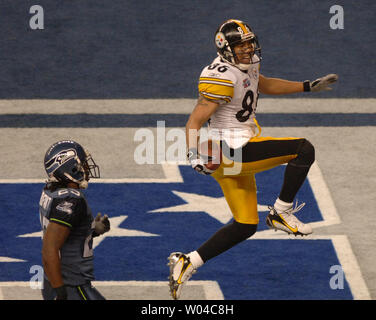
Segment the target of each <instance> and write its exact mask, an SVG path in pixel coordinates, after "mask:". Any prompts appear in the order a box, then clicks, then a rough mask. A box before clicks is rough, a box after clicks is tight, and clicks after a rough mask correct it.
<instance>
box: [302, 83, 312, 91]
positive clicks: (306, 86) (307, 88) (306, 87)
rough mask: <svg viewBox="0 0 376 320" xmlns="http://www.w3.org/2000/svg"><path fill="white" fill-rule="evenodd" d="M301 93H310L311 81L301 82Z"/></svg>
mask: <svg viewBox="0 0 376 320" xmlns="http://www.w3.org/2000/svg"><path fill="white" fill-rule="evenodd" d="M303 91H304V92H309V91H311V81H309V80H305V81H303Z"/></svg>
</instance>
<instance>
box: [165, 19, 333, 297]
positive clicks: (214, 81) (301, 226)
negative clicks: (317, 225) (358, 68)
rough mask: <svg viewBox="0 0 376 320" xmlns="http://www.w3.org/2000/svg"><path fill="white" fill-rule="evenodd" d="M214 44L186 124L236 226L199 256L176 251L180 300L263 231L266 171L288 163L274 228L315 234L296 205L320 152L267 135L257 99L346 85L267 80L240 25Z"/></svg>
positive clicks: (173, 271) (194, 161)
mask: <svg viewBox="0 0 376 320" xmlns="http://www.w3.org/2000/svg"><path fill="white" fill-rule="evenodd" d="M214 40H215V45H216V47H217V52H218V57H217V58H216V59H214V61H213V62H212V63H211V64H210V65H209V66H207V67H205V68H204V69H203V71H202V73H201V75H200V78H199V84H198V90H199V94H200V96H199V99H198V101H197V104H196V107H195V108H194V110H193V112H192V113H191V115H190V117H189V120H188V122H187V124H186V136H187V146H188V159H189V161H190V163H191V165H192V167H193V168H194V169H195V170H196V171H198V172H199V173H202V174H211V175H212V176H213V177H214V178H215V180H216V181H217V182H218V183H219V185H220V186H221V188H222V191H223V194H224V196H225V199H226V201H227V203H228V205H229V207H230V209H231V212H232V214H233V217H234V220H233V222H231V223H229V224H227V225H225V226H224V227H222V228H221V229H219V230H218V231H217V232H216V233H215V234H214V235H213V236H212V237H211V238H210V239H209V240H207V241H206V242H205V243H203V244H202V245H201V246H200V247H199V248H198V249H197V250H194V251H192V252H190V253H188V254H184V253H182V252H173V253H171V255H170V256H169V258H168V260H169V267H170V277H169V280H170V292H171V295H172V297H173V298H174V299H178V298H179V296H180V293H181V288H182V285H183V284H184V283H185V282H186V281H187V280H189V279H190V277H191V276H192V274H193V273H194V272H195V271H196V270H197V269H198V268H199V267H200V266H202V265H203V264H204V263H205V262H206V261H208V260H209V259H211V258H213V257H215V256H217V255H219V254H221V253H223V252H224V251H226V250H228V249H230V248H231V247H233V246H234V245H236V244H238V243H240V242H242V241H244V240H246V239H247V238H249V237H251V236H252V235H253V234H254V233H255V232H256V230H257V225H258V222H259V218H258V213H257V195H256V181H255V174H256V173H258V172H261V171H265V170H269V169H271V168H273V167H276V166H278V165H281V164H287V166H286V169H285V174H284V182H283V185H282V188H281V191H280V194H279V196H278V197H277V199H276V201H275V203H274V205H273V206H271V207H270V213H269V214H268V216H267V219H266V223H267V225H268V226H269V227H270V228H272V229H275V230H277V229H278V230H282V231H285V232H287V233H289V234H295V235H302V236H303V235H308V234H310V233H312V228H311V226H310V225H309V224H305V223H303V222H301V221H299V220H298V219H297V218H296V217H295V215H294V213H296V212H297V211H299V210H300V209H301V208H302V207H303V206H304V203H303V204H301V205H299V206H298V205H297V204H296V205H295V207H293V201H294V198H295V195H296V194H297V192H298V190H299V189H300V187H301V185H302V184H303V182H304V180H305V178H306V176H307V174H308V171H309V168H310V166H311V165H312V163H313V162H314V160H315V150H314V147H313V145H312V144H311V143H310V142H309V141H308V140H307V139H305V138H294V137H285V138H274V137H261V136H260V133H261V128H260V126H259V125H258V123H257V120H256V117H255V112H256V107H257V99H258V94H259V92H261V93H263V94H271V95H279V94H291V93H298V92H304V91H310V92H316V91H321V90H330V89H331V88H330V87H329V85H330V84H332V83H334V82H336V81H337V79H338V76H337V75H336V74H329V75H326V76H324V77H322V78H319V79H317V80H315V81H309V80H306V81H303V82H297V81H288V80H283V79H278V78H268V77H266V76H263V75H262V74H260V62H261V48H260V46H259V42H258V39H257V36H256V35H255V33H254V32H253V31H252V29H251V28H250V27H249V26H248V25H247V24H246V23H244V22H242V21H239V20H234V19H231V20H227V21H226V22H224V23H223V24H221V25H220V26H219V28H218V29H217V31H216V33H215V39H214ZM207 121H209V131H210V138H211V140H212V141H214V142H216V143H218V145H219V146H220V147H221V150H222V151H221V152H222V162H221V164H220V166H219V168H218V169H217V170H215V171H213V170H210V169H209V168H208V167H207V166H205V160H204V159H203V157H200V154H199V151H198V149H199V148H198V145H199V130H200V129H201V127H202V126H203V125H204V124H205V123H206V122H207ZM234 155H235V156H234ZM235 164H237V166H236V165H235ZM239 164H240V167H239ZM235 167H236V168H237V169H235Z"/></svg>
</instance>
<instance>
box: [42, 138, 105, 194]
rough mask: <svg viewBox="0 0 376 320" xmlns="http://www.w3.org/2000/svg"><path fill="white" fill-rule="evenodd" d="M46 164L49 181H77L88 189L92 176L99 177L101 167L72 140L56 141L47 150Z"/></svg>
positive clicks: (64, 182) (65, 182)
mask: <svg viewBox="0 0 376 320" xmlns="http://www.w3.org/2000/svg"><path fill="white" fill-rule="evenodd" d="M44 166H45V169H46V172H47V175H48V177H49V180H48V182H59V183H61V184H65V185H66V184H68V183H71V182H73V183H76V184H78V186H79V187H80V188H81V189H86V188H87V186H88V181H89V179H90V178H99V177H100V172H99V167H98V166H97V165H96V163H95V162H94V160H93V158H92V157H91V155H90V154H89V153H88V152H87V151H85V150H84V149H83V148H82V146H81V145H80V144H78V143H77V142H75V141H72V140H63V141H58V142H56V143H54V144H53V145H52V146H51V147H50V148H49V149H48V151H47V152H46V155H45V158H44Z"/></svg>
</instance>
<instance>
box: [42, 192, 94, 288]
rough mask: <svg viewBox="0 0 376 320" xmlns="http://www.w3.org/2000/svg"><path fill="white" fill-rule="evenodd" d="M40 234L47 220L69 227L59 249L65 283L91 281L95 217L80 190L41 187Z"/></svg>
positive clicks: (76, 283)
mask: <svg viewBox="0 0 376 320" xmlns="http://www.w3.org/2000/svg"><path fill="white" fill-rule="evenodd" d="M39 213H40V222H41V226H42V230H43V235H44V233H45V230H46V229H47V226H48V224H49V223H51V222H54V223H58V224H61V225H63V226H65V227H67V228H69V229H70V233H69V236H68V238H67V239H66V241H65V243H64V245H63V246H62V248H61V249H60V256H61V273H62V276H63V281H64V284H66V285H72V286H76V285H80V284H83V283H85V282H87V281H92V280H94V268H93V231H94V226H95V223H94V218H93V215H92V213H91V210H90V208H89V206H88V204H87V201H86V199H85V196H84V194H83V192H82V191H81V190H78V189H70V188H61V189H57V190H55V191H49V190H47V189H44V190H43V192H42V195H41V198H40V202H39Z"/></svg>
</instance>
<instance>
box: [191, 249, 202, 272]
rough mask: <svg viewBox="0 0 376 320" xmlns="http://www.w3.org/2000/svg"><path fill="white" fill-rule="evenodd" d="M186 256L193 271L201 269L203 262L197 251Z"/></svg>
mask: <svg viewBox="0 0 376 320" xmlns="http://www.w3.org/2000/svg"><path fill="white" fill-rule="evenodd" d="M187 256H188V257H189V259H190V260H191V263H192V266H193V268H195V269H198V268H199V267H201V266H202V265H203V264H204V261H202V259H201V257H200V255H199V254H198V252H197V251H192V252H190V253H188V254H187Z"/></svg>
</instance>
